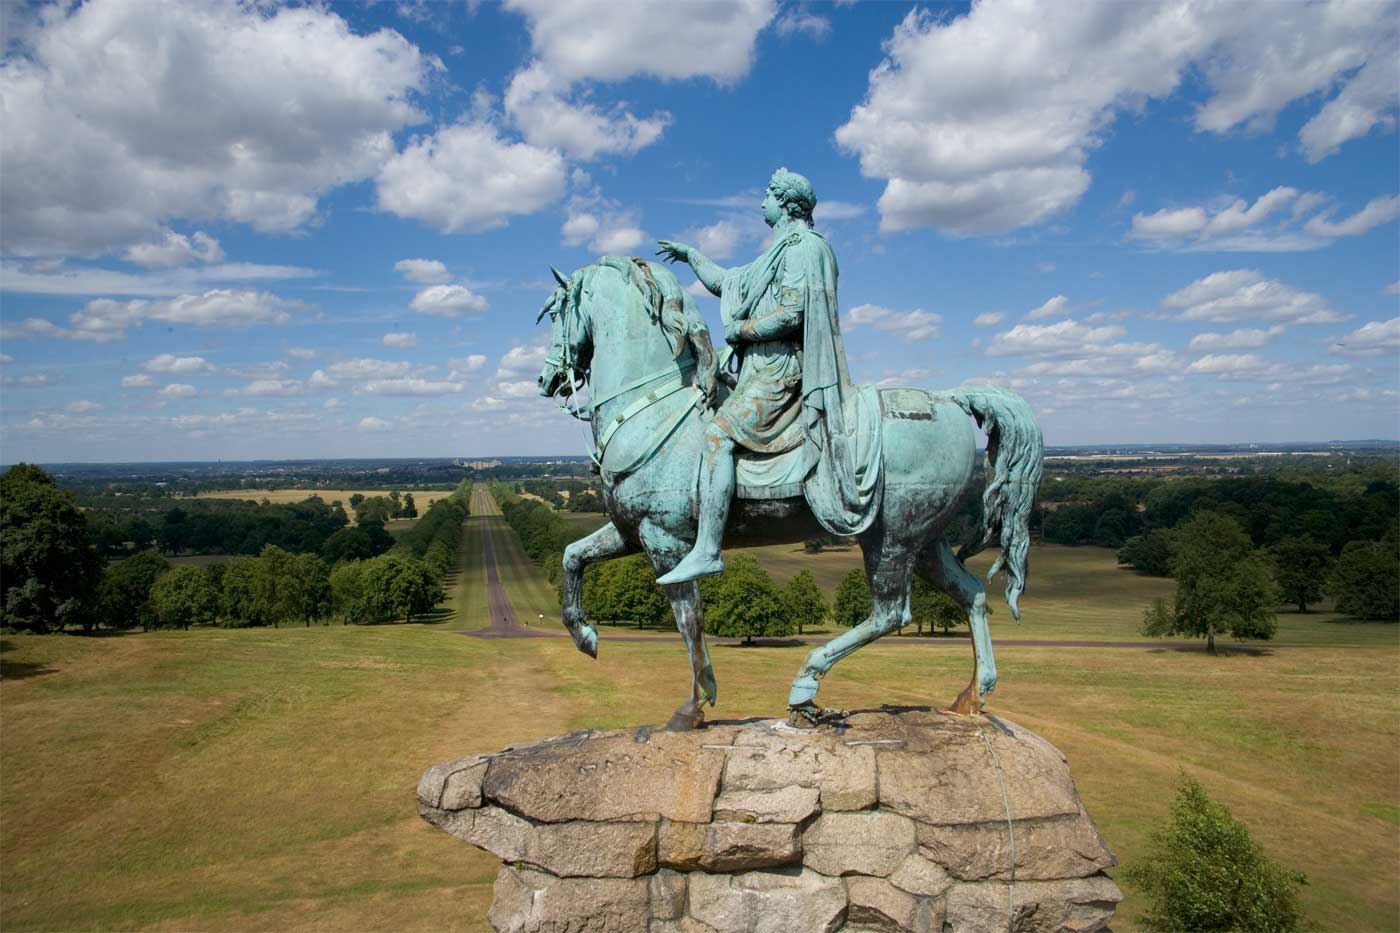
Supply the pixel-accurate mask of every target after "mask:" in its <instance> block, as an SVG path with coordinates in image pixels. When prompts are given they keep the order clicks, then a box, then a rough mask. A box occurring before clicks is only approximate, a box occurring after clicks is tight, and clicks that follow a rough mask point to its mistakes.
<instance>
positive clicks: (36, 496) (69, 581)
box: [0, 463, 101, 633]
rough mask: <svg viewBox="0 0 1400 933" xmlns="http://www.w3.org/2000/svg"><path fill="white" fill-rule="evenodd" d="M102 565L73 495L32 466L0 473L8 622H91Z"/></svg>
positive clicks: (0, 564) (50, 626)
mask: <svg viewBox="0 0 1400 933" xmlns="http://www.w3.org/2000/svg"><path fill="white" fill-rule="evenodd" d="M100 578H101V567H100V565H99V563H98V559H97V552H96V551H94V550H93V548H92V546H91V544H90V543H89V542H88V530H87V519H86V517H84V515H83V511H82V509H80V508H79V507H78V503H77V500H75V499H74V497H73V495H72V494H71V493H69V492H65V491H64V490H62V489H59V488H58V485H57V484H56V483H55V482H54V481H53V478H52V477H51V476H49V475H48V474H47V473H45V472H44V471H43V470H41V469H39V468H38V467H36V466H32V465H30V464H27V463H20V464H16V465H15V466H13V467H11V468H10V469H9V470H7V471H6V472H5V475H4V476H3V477H0V607H3V608H2V609H0V612H3V616H2V617H3V620H4V624H5V626H7V627H9V628H15V629H21V630H24V631H30V632H39V633H43V632H51V631H57V630H59V629H62V628H63V627H64V626H65V625H70V624H77V623H82V624H84V625H90V624H91V615H92V612H93V609H94V602H95V599H96V595H97V584H98V580H99V579H100Z"/></svg>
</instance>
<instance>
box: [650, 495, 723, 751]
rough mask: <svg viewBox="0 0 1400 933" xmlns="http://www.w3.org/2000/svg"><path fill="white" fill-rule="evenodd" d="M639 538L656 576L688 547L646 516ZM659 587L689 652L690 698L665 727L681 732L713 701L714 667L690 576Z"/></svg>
mask: <svg viewBox="0 0 1400 933" xmlns="http://www.w3.org/2000/svg"><path fill="white" fill-rule="evenodd" d="M641 539H642V547H643V548H644V549H645V550H646V553H647V558H648V559H649V560H650V561H651V566H652V569H653V570H655V571H656V574H657V576H661V575H662V574H664V573H667V572H668V571H670V569H671V568H672V567H674V566H675V565H676V564H678V563H680V560H681V558H682V557H684V556H685V555H686V553H688V552H689V550H690V546H689V544H687V543H686V542H685V541H682V540H681V539H680V538H678V537H676V536H675V535H673V534H671V533H670V532H669V531H667V530H666V529H665V528H663V527H661V526H660V525H659V524H657V523H656V522H653V521H651V520H650V519H647V520H644V521H643V522H642V526H641ZM663 589H665V591H666V598H667V599H669V600H670V601H671V611H672V612H674V613H675V616H676V628H677V630H679V631H680V633H681V638H683V639H685V650H686V652H687V653H688V654H689V655H690V699H689V700H687V701H686V702H685V703H683V704H681V706H680V708H679V709H677V710H676V711H675V712H674V713H673V714H672V715H671V721H670V722H668V723H667V724H666V728H667V729H668V730H670V731H671V732H685V731H688V730H690V729H698V728H700V726H701V725H703V724H704V722H705V713H704V707H705V704H706V703H708V704H710V705H711V706H714V705H715V700H716V699H718V698H719V688H718V686H717V685H716V684H715V671H714V667H713V666H712V665H711V664H710V651H709V649H708V648H707V647H706V646H705V616H704V613H703V610H702V607H701V604H700V587H699V585H698V584H697V583H696V582H695V581H694V580H687V581H685V582H683V583H672V584H669V585H667V586H665V587H663Z"/></svg>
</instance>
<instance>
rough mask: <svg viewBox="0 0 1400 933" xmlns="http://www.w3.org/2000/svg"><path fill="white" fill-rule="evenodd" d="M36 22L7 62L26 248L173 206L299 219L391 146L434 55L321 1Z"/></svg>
mask: <svg viewBox="0 0 1400 933" xmlns="http://www.w3.org/2000/svg"><path fill="white" fill-rule="evenodd" d="M38 23H39V25H38V28H37V29H36V30H35V31H34V32H33V34H31V35H29V36H28V37H27V38H28V40H29V41H28V43H27V45H26V47H25V49H24V52H25V54H22V55H13V56H10V57H7V59H6V61H5V64H4V68H3V69H0V98H3V99H4V101H5V125H6V132H5V133H4V134H3V136H0V161H3V163H4V165H5V171H4V173H3V174H0V213H3V214H4V217H5V224H4V229H3V231H2V232H0V243H2V244H3V247H4V249H5V250H6V251H7V252H10V253H14V254H29V255H35V254H72V253H92V252H101V251H107V250H111V249H115V248H121V247H125V246H129V245H132V244H142V243H146V244H149V243H152V241H153V238H154V237H157V236H159V235H160V233H161V228H162V225H163V224H164V223H165V222H167V221H169V220H173V219H176V218H205V217H214V218H220V219H226V220H232V221H236V222H240V223H248V224H251V225H253V226H254V227H256V228H257V229H259V230H264V231H287V230H293V229H296V228H298V227H300V226H302V225H304V224H306V223H307V222H308V221H310V220H312V219H313V218H314V217H315V215H316V210H317V203H318V200H319V198H320V197H321V195H322V194H324V193H325V192H327V191H329V190H330V189H332V188H334V187H337V186H339V185H343V184H346V183H350V182H355V181H359V180H362V179H365V178H368V177H371V176H373V175H374V173H375V172H376V171H377V170H378V169H379V167H380V166H381V165H382V164H383V162H384V160H385V159H386V158H388V157H389V156H390V155H392V153H393V146H394V143H393V133H394V132H396V131H397V130H399V129H401V128H403V127H405V126H407V125H410V124H413V123H417V122H419V121H421V120H422V119H423V115H422V113H421V112H420V111H419V110H418V109H417V107H416V106H415V105H414V104H413V103H412V101H411V97H412V96H413V95H414V94H416V93H418V92H421V91H422V90H424V88H425V86H426V82H427V78H428V75H429V74H430V73H431V72H432V71H433V70H434V68H435V67H438V66H437V65H436V62H435V60H433V59H430V58H428V57H425V56H424V55H422V54H421V53H420V52H419V51H418V49H417V48H416V47H414V46H413V45H412V44H411V43H410V42H408V41H407V40H406V39H404V38H403V36H401V35H399V34H398V33H397V32H394V31H393V30H389V29H380V30H378V31H376V32H373V33H370V34H368V35H356V34H355V33H354V32H352V31H351V29H350V27H349V25H348V24H347V23H346V22H345V20H344V19H342V18H341V17H340V16H338V15H336V14H335V13H334V12H332V11H331V10H329V9H327V8H325V7H321V6H303V7H283V8H280V9H270V8H267V7H264V6H259V5H255V4H232V3H176V4H171V5H168V6H160V5H152V4H143V3H123V2H116V0H95V2H92V3H85V4H81V5H53V6H51V7H49V8H47V9H46V10H45V11H44V14H43V15H42V16H41V17H39V20H38ZM7 51H8V50H7ZM156 245H157V246H159V245H161V244H160V243H159V241H156ZM195 248H196V247H195V246H194V244H193V243H192V244H191V249H192V250H194V249H195ZM176 249H177V250H178V249H179V247H178V245H177V247H176ZM136 255H137V256H138V257H140V256H145V257H146V258H154V259H161V260H164V259H168V258H171V257H172V256H173V255H174V254H173V253H166V254H164V255H162V254H161V252H160V251H159V250H154V251H146V252H142V251H140V250H139V248H138V252H137V254H136Z"/></svg>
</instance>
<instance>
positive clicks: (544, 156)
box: [377, 123, 564, 233]
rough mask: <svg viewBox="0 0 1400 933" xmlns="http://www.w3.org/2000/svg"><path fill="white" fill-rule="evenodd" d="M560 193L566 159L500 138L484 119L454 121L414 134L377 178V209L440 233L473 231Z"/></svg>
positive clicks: (500, 224)
mask: <svg viewBox="0 0 1400 933" xmlns="http://www.w3.org/2000/svg"><path fill="white" fill-rule="evenodd" d="M563 193H564V159H563V157H561V156H560V155H559V153H558V152H556V151H554V150H552V149H544V148H540V147H538V146H532V145H530V144H528V143H510V142H506V141H505V140H503V139H501V137H500V135H499V134H498V133H497V131H496V128H495V127H494V126H492V125H490V124H487V123H458V124H454V125H452V126H447V127H443V128H441V129H439V130H438V131H437V132H436V133H433V134H432V135H430V136H423V137H416V138H414V139H413V140H411V141H410V142H409V144H408V145H407V146H405V147H404V150H403V151H402V152H400V153H399V154H398V155H396V156H394V157H393V158H391V159H389V160H388V162H387V163H385V165H384V168H383V170H382V171H380V173H379V176H378V186H377V198H378V204H379V209H380V210H383V211H388V212H390V213H392V214H397V215H398V216H400V217H405V218H411V219H414V220H420V221H422V222H423V223H426V224H427V225H428V226H430V227H433V228H434V229H436V230H438V231H439V232H441V233H457V232H459V231H467V232H471V233H476V232H480V231H482V230H492V229H495V228H497V227H503V226H505V225H506V223H507V221H508V220H509V218H510V217H512V216H515V215H519V214H533V213H534V212H535V211H537V210H539V209H540V208H542V207H544V206H545V205H547V204H551V203H553V202H554V201H556V200H558V199H559V197H560V195H562V194H563Z"/></svg>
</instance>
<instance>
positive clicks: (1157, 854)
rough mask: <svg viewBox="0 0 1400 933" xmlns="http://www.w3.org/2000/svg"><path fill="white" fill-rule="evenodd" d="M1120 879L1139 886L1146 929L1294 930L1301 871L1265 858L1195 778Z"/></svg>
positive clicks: (1185, 784) (1298, 913)
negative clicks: (1144, 903) (1143, 853)
mask: <svg viewBox="0 0 1400 933" xmlns="http://www.w3.org/2000/svg"><path fill="white" fill-rule="evenodd" d="M1126 877H1127V880H1128V881H1129V882H1130V883H1132V884H1134V885H1136V886H1138V887H1139V888H1141V889H1142V891H1143V893H1144V894H1145V895H1146V897H1147V900H1148V903H1149V904H1150V905H1151V906H1150V907H1149V910H1148V913H1147V916H1146V917H1145V918H1144V924H1145V925H1146V926H1147V928H1148V929H1150V930H1163V931H1176V930H1252V931H1261V933H1272V931H1283V930H1296V929H1298V928H1299V927H1300V926H1301V924H1302V920H1303V916H1302V911H1301V908H1300V907H1299V904H1298V889H1299V887H1301V886H1302V885H1304V884H1306V883H1307V879H1306V878H1304V877H1303V876H1302V875H1301V874H1299V873H1298V872H1294V871H1289V870H1287V869H1285V868H1282V867H1281V866H1279V865H1278V863H1276V862H1274V861H1273V860H1272V859H1270V858H1269V857H1268V856H1267V855H1265V854H1264V853H1263V852H1262V851H1261V850H1260V849H1259V847H1258V846H1257V845H1255V843H1254V840H1253V839H1252V838H1251V837H1250V835H1249V830H1248V829H1246V828H1245V827H1244V825H1243V824H1241V823H1240V822H1239V821H1237V820H1236V819H1235V818H1234V817H1233V816H1231V815H1230V811H1229V810H1227V809H1226V808H1225V807H1224V806H1222V805H1221V804H1219V803H1216V802H1215V801H1213V800H1211V799H1210V798H1209V797H1208V796H1206V792H1205V789H1204V788H1203V787H1201V785H1200V783H1199V782H1197V781H1195V780H1192V779H1191V778H1183V779H1182V783H1181V786H1180V788H1179V789H1178V790H1177V794H1176V800H1175V801H1173V803H1172V808H1171V817H1170V819H1169V820H1168V823H1167V825H1166V826H1165V827H1163V828H1162V829H1160V830H1158V831H1157V832H1156V833H1154V834H1153V836H1152V839H1151V843H1150V847H1149V850H1148V853H1147V856H1146V857H1145V858H1144V859H1143V860H1142V861H1140V862H1138V863H1136V864H1134V865H1132V866H1130V867H1129V868H1128V870H1127V873H1126Z"/></svg>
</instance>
